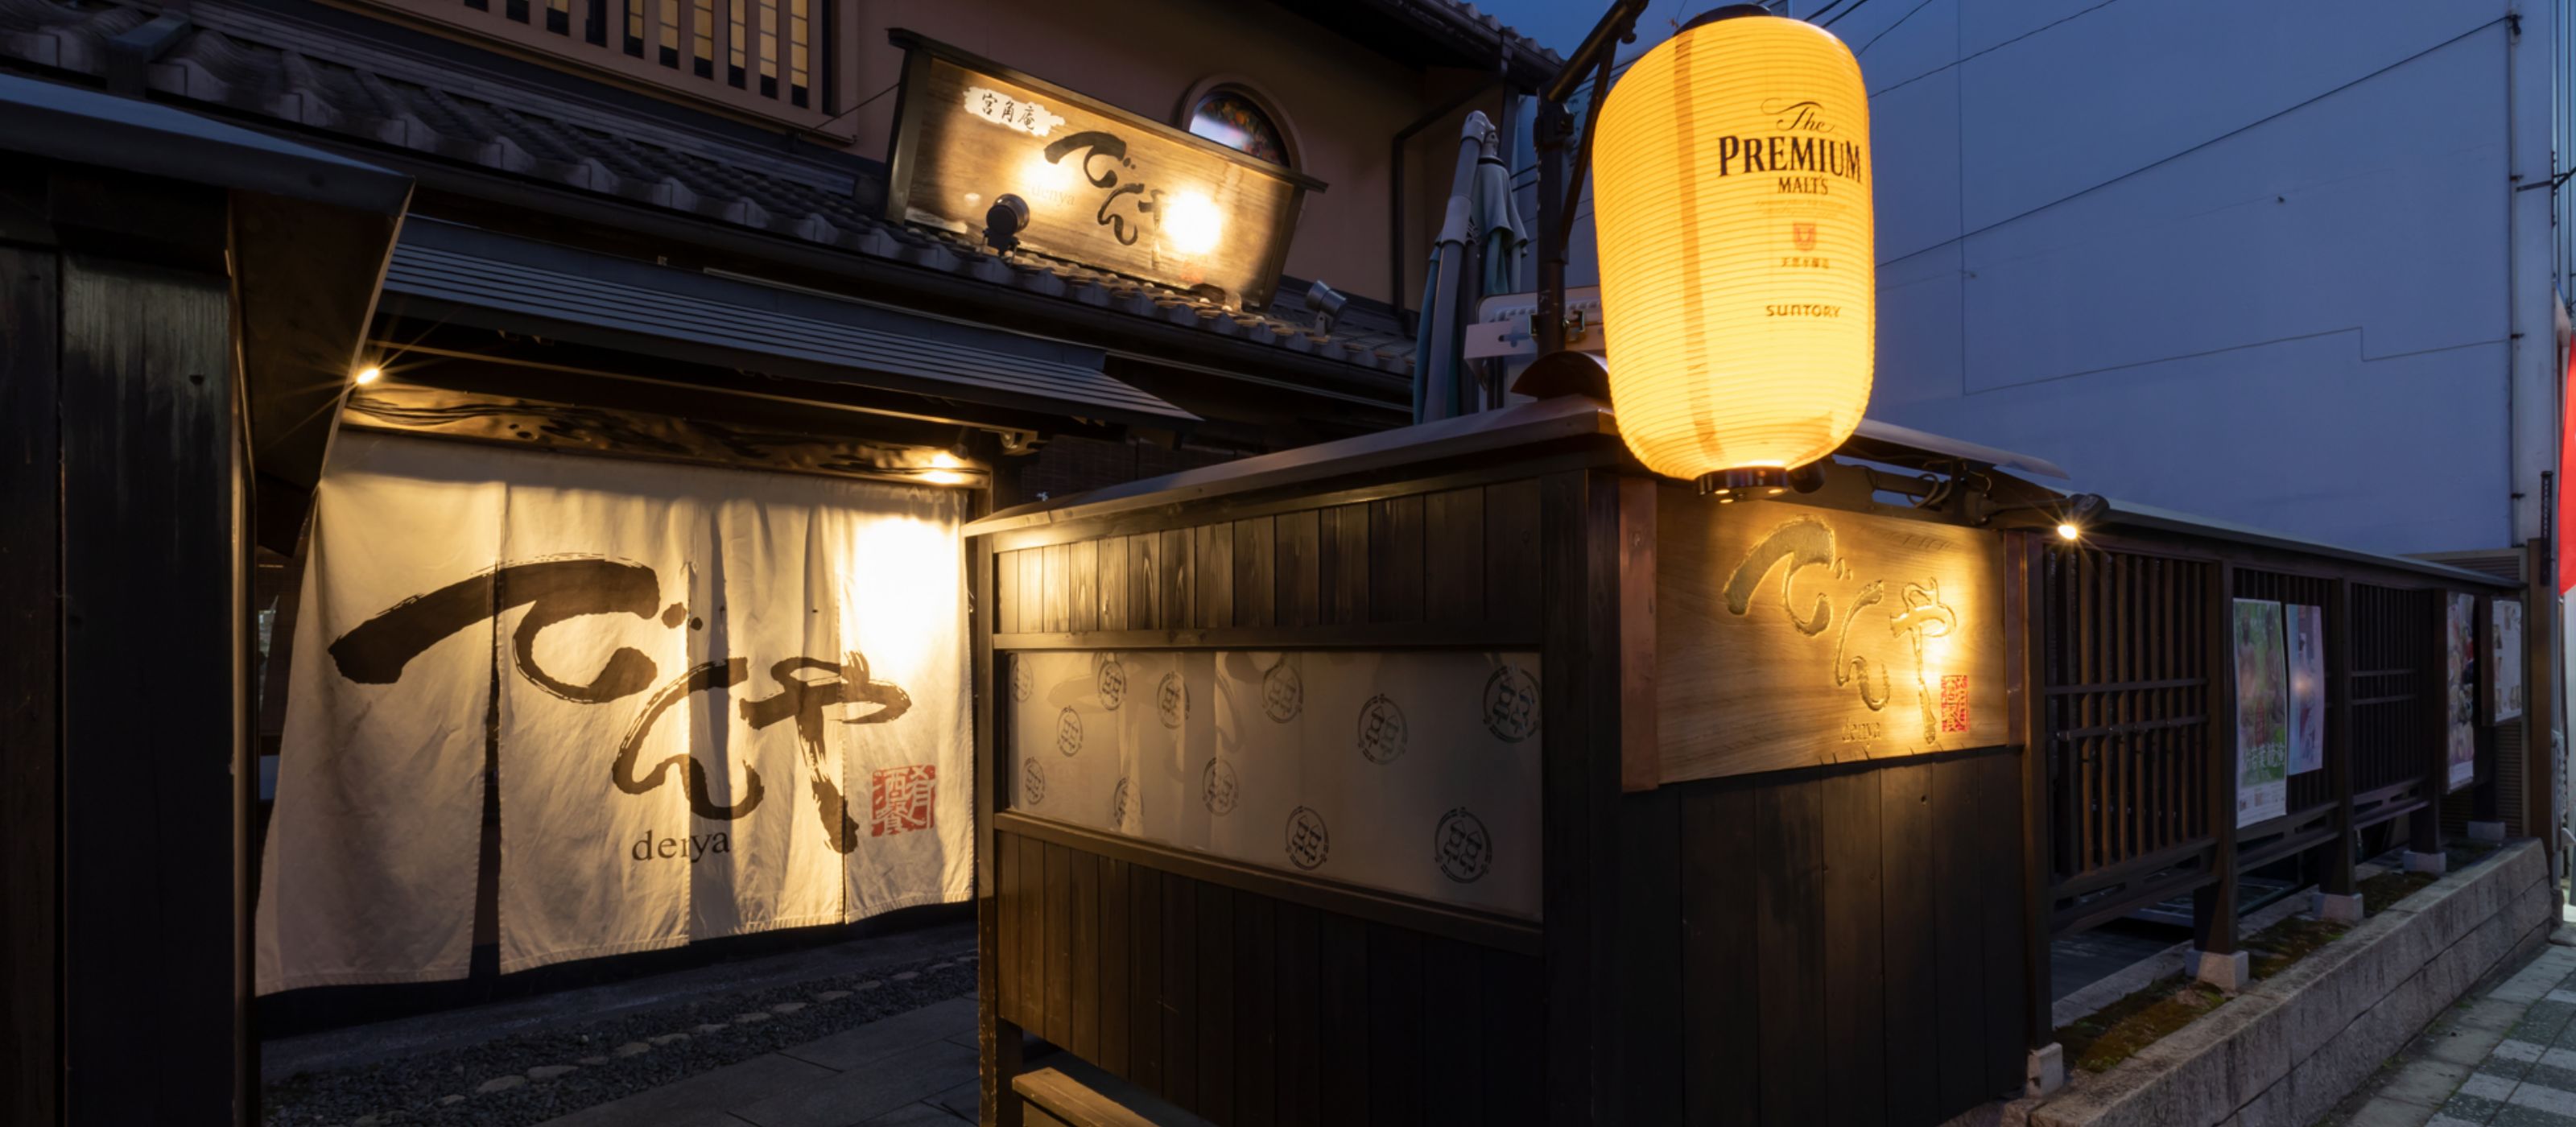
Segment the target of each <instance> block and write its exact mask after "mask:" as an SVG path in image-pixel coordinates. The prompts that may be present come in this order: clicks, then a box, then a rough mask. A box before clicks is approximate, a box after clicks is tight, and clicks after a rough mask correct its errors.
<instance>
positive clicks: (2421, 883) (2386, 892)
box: [2361, 869, 2440, 916]
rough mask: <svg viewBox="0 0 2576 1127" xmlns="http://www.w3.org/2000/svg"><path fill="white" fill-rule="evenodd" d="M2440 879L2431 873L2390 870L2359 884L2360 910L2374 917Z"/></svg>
mask: <svg viewBox="0 0 2576 1127" xmlns="http://www.w3.org/2000/svg"><path fill="white" fill-rule="evenodd" d="M2437 879H2440V878H2437V877H2435V876H2434V875H2433V874H2431V873H2410V872H2405V871H2403V870H2396V869H2392V870H2390V871H2388V872H2384V873H2381V874H2379V875H2378V876H2375V877H2372V878H2370V879H2369V880H2365V881H2363V882H2361V910H2362V912H2363V913H2364V914H2365V915H2372V916H2376V915H2378V914H2379V913H2380V912H2381V911H2383V910H2385V909H2387V908H2389V907H2390V906H2392V905H2394V904H2396V903H2397V902H2399V901H2401V900H2404V899H2406V898H2407V897H2409V896H2413V895H2415V894H2416V893H2418V892H2422V891H2423V890H2424V888H2425V886H2426V885H2429V884H2432V883H2433V882H2434V881H2435V880H2437Z"/></svg>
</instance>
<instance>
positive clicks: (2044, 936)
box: [2004, 532, 2056, 1049]
mask: <svg viewBox="0 0 2576 1127" xmlns="http://www.w3.org/2000/svg"><path fill="white" fill-rule="evenodd" d="M2047 568H2048V544H2047V542H2046V541H2044V540H2042V539H2040V538H2039V537H2037V536H2033V535H2031V534H2029V533H2026V532H2007V533H2005V534H2004V585H2005V591H2004V660H2005V668H2006V670H2007V671H2008V674H2009V676H2010V680H2008V681H2006V682H2005V688H2004V694H2005V703H2006V709H2007V711H2008V713H2009V715H2010V716H2011V718H2012V727H2011V729H2010V735H2009V739H2010V741H2011V742H2012V743H2013V744H2014V745H2016V746H2018V747H2020V748H2021V885H2022V986H2023V991H2022V996H2023V1000H2024V1002H2025V1003H2026V1005H2025V1006H2024V1007H2023V1021H2022V1027H2023V1028H2022V1033H2023V1039H2024V1040H2025V1041H2026V1042H2027V1043H2028V1044H2029V1046H2030V1047H2031V1048H2034V1049H2036V1048H2039V1047H2041V1046H2043V1045H2046V1044H2048V1043H2049V1040H2050V1038H2051V1037H2052V1036H2053V1035H2054V1034H2055V1032H2056V1023H2055V1022H2054V1021H2052V1020H2051V1019H2050V1013H2049V999H2050V986H2049V973H2048V939H2049V935H2048V917H2049V895H2048V860H2047V859H2048V837H2049V830H2050V827H2049V824H2048V813H2049V812H2048V759H2049V753H2050V751H2051V749H2052V746H2053V737H2052V735H2051V734H2050V732H2049V730H2048V654H2047V638H2048V604H2047V596H2046V591H2047V587H2048V571H2047Z"/></svg>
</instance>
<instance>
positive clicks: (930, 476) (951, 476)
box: [921, 470, 966, 485]
mask: <svg viewBox="0 0 2576 1127" xmlns="http://www.w3.org/2000/svg"><path fill="white" fill-rule="evenodd" d="M921 480H923V481H926V482H929V483H930V484H932V485H964V484H966V475H965V474H962V473H958V472H957V471H955V470H927V471H924V472H923V473H922V475H921Z"/></svg>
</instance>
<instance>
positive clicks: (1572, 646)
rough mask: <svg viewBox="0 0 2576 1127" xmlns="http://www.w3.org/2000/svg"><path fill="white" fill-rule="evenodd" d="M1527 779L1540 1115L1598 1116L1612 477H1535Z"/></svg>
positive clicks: (1611, 907)
mask: <svg viewBox="0 0 2576 1127" xmlns="http://www.w3.org/2000/svg"><path fill="white" fill-rule="evenodd" d="M1539 553H1540V570H1539V575H1540V584H1541V587H1540V606H1541V608H1542V609H1541V615H1542V625H1541V630H1542V637H1543V638H1544V640H1545V646H1544V648H1543V649H1542V650H1541V654H1540V659H1539V660H1540V662H1541V674H1540V677H1539V692H1540V694H1541V704H1540V714H1541V715H1543V716H1545V717H1547V723H1546V724H1545V726H1544V727H1542V728H1541V729H1540V740H1541V748H1540V752H1539V755H1540V764H1539V778H1540V784H1541V787H1542V789H1543V792H1544V793H1545V794H1546V795H1547V800H1546V801H1545V802H1543V803H1542V804H1541V825H1542V828H1543V829H1542V832H1543V834H1544V840H1545V842H1546V846H1545V848H1546V858H1545V860H1544V861H1543V862H1542V871H1543V873H1544V882H1545V883H1544V885H1543V887H1544V889H1545V893H1544V899H1543V905H1544V912H1545V915H1546V918H1547V920H1548V921H1549V925H1548V927H1547V930H1546V936H1545V939H1544V946H1543V948H1542V951H1541V958H1540V968H1541V974H1542V975H1543V976H1544V978H1545V980H1546V982H1545V986H1544V990H1545V998H1546V1012H1547V1025H1546V1031H1545V1033H1544V1036H1545V1037H1546V1038H1547V1045H1546V1049H1547V1054H1546V1059H1547V1062H1548V1065H1547V1097H1546V1099H1547V1111H1546V1115H1545V1119H1546V1120H1547V1121H1548V1122H1550V1123H1607V1122H1612V1121H1614V1119H1615V1111H1616V1107H1617V1101H1615V1100H1613V1099H1612V1098H1611V1092H1610V1091H1609V1088H1610V1080H1611V1078H1612V1077H1613V1076H1614V1075H1616V1070H1617V1062H1616V1059H1615V1057H1616V1054H1615V1050H1614V1047H1615V1045H1616V1043H1617V1018H1618V999H1619V991H1618V990H1617V989H1616V985H1617V982H1618V968H1617V967H1616V966H1615V965H1614V960H1613V959H1612V957H1611V956H1612V952H1614V951H1616V950H1618V948H1619V942H1618V939H1619V937H1618V936H1617V935H1616V934H1615V930H1616V924H1617V907H1618V905H1617V892H1618V886H1619V880H1618V875H1619V874H1618V868H1617V860H1618V856H1617V855H1618V848H1617V846H1618V838H1619V834H1618V827H1617V826H1616V825H1615V821H1616V817H1617V801H1618V798H1619V794H1620V790H1619V773H1620V759H1619V746H1620V730H1619V716H1618V708H1617V702H1618V700H1619V663H1618V661H1617V660H1615V658H1614V659H1612V660H1600V657H1601V656H1602V655H1615V654H1617V653H1618V644H1619V642H1618V637H1617V630H1618V626H1619V615H1618V608H1619V602H1618V599H1619V586H1618V583H1619V495H1618V484H1617V480H1616V478H1615V477H1614V476H1613V475H1609V474H1595V473H1591V472H1587V471H1584V470H1568V471H1563V472H1559V473H1554V474H1550V475H1548V476H1547V477H1544V478H1541V479H1540V481H1539Z"/></svg>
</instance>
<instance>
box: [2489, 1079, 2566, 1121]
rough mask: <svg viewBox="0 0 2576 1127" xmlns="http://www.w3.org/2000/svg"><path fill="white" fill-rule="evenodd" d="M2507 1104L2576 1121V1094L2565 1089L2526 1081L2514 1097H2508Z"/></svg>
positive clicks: (2514, 1091)
mask: <svg viewBox="0 0 2576 1127" xmlns="http://www.w3.org/2000/svg"><path fill="white" fill-rule="evenodd" d="M2505 1102H2507V1103H2510V1104H2513V1105H2515V1106H2517V1107H2527V1108H2532V1109H2535V1110H2539V1111H2545V1112H2548V1113H2550V1114H2551V1115H2563V1116H2566V1117H2567V1118H2569V1119H2571V1120H2576V1092H2570V1091H2567V1090H2566V1089H2563V1088H2552V1087H2549V1086H2548V1085H2545V1084H2534V1083H2531V1082H2529V1081H2525V1082H2523V1084H2522V1086H2520V1087H2518V1088H2515V1089H2514V1090H2513V1095H2511V1096H2508V1097H2506V1099H2505Z"/></svg>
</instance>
